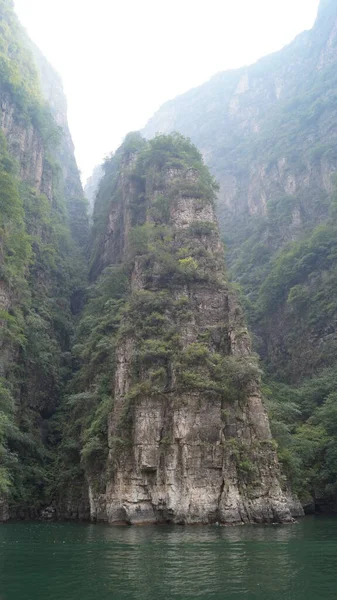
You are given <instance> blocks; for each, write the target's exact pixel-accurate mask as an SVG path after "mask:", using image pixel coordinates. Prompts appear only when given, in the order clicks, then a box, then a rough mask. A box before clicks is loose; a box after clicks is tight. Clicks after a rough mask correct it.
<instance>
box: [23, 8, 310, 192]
mask: <svg viewBox="0 0 337 600" xmlns="http://www.w3.org/2000/svg"><path fill="white" fill-rule="evenodd" d="M14 2H15V7H16V11H17V14H18V15H19V18H20V20H21V23H22V24H23V25H24V26H25V27H26V29H27V30H28V33H29V34H30V36H31V38H32V39H33V40H34V41H35V43H36V44H37V45H38V46H39V47H40V49H41V50H42V52H43V53H44V54H45V56H46V57H47V58H48V59H49V61H50V62H51V63H52V64H53V65H54V66H55V67H56V69H57V70H58V72H59V73H60V75H61V76H62V79H63V82H64V87H65V91H66V95H67V98H68V106H69V123H70V128H71V132H72V135H73V139H74V143H75V146H76V156H77V161H78V164H79V168H80V169H81V171H82V174H83V179H84V180H85V179H86V178H87V177H88V176H89V175H90V174H91V171H92V169H93V167H94V166H95V165H96V164H98V163H100V162H101V161H102V158H103V157H104V155H106V154H108V153H109V152H111V151H112V150H115V149H116V148H117V147H118V146H119V144H120V143H121V141H122V139H123V137H124V136H125V135H126V134H127V133H128V132H129V131H134V130H138V129H141V128H142V127H143V126H144V125H145V123H146V121H147V120H148V119H149V118H150V117H151V116H152V115H153V113H154V112H155V111H156V110H157V109H158V108H159V106H160V105H161V104H162V103H163V102H165V101H166V100H169V99H171V98H174V97H175V96H177V95H178V94H181V93H183V92H185V91H187V90H188V89H190V88H191V87H195V86H197V85H199V84H201V83H203V82H204V81H206V80H207V79H209V78H210V77H211V76H212V75H214V74H215V73H217V72H218V71H223V70H225V69H229V68H236V67H240V66H243V65H245V64H249V63H252V62H254V61H256V60H257V59H258V58H260V57H261V56H263V55H265V54H269V53H270V52H274V51H275V50H278V49H280V48H281V47H282V46H284V45H285V44H287V43H288V42H290V41H291V40H292V39H293V38H294V37H295V36H296V35H297V34H298V33H299V32H300V31H302V30H304V29H309V28H310V27H311V26H312V24H313V22H314V19H315V16H316V13H317V7H318V3H319V0H206V1H205V0H202V1H201V0H95V1H93V0H90V1H89V0H14Z"/></svg>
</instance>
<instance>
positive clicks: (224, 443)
mask: <svg viewBox="0 0 337 600" xmlns="http://www.w3.org/2000/svg"><path fill="white" fill-rule="evenodd" d="M214 194H215V185H214V182H213V180H212V178H211V177H210V175H209V173H208V171H207V169H206V168H205V167H204V165H203V164H202V161H201V157H200V155H199V153H198V152H197V150H196V149H195V148H194V147H193V146H191V145H190V143H189V142H188V141H187V140H185V139H184V138H181V137H179V136H169V137H165V136H159V137H157V138H155V139H154V140H153V142H150V143H145V142H144V141H143V140H141V139H140V138H139V137H137V136H130V137H129V138H127V140H126V142H125V145H124V147H122V148H121V149H120V151H119V152H118V153H117V154H116V156H115V157H113V158H112V159H111V160H110V161H108V162H107V163H106V165H105V177H104V178H103V180H102V182H101V186H100V190H99V192H98V196H97V201H96V206H95V212H96V214H94V218H95V219H96V221H95V225H96V230H95V231H96V238H97V244H96V245H95V244H94V248H93V269H92V271H91V275H92V277H93V278H94V279H96V284H95V288H96V289H95V291H94V292H93V297H92V299H91V301H90V302H89V305H88V307H87V309H86V311H85V314H84V317H83V321H82V325H81V326H80V332H79V339H78V345H77V349H78V353H79V357H80V358H81V359H82V365H81V368H80V369H79V372H78V374H77V376H76V379H75V385H74V392H75V393H74V394H73V396H72V397H71V399H70V402H71V404H72V406H73V408H72V411H73V416H74V415H75V416H76V418H77V423H81V430H80V432H78V431H77V436H78V435H79V438H78V439H79V443H80V446H81V450H80V462H81V465H82V468H83V469H84V473H85V478H86V480H87V482H88V489H89V500H90V515H91V519H93V520H103V521H108V522H128V523H139V522H162V521H167V522H175V523H209V522H215V521H221V522H224V523H240V522H272V521H280V522H287V521H290V520H291V510H293V512H297V513H301V509H300V508H298V506H296V505H295V504H296V503H295V502H293V503H292V504H291V502H290V501H289V500H288V499H287V498H286V496H285V494H284V493H283V491H282V490H281V482H282V477H281V474H280V470H279V466H278V462H277V458H276V451H275V445H274V442H273V440H272V437H271V433H270V428H269V422H268V417H267V415H266V411H265V409H264V407H263V404H262V400H261V393H260V383H259V370H258V367H257V365H256V362H255V358H254V356H253V355H252V353H251V349H250V340H249V336H248V333H247V329H246V327H245V323H244V319H243V317H242V314H241V311H240V308H239V306H238V303H237V301H236V299H235V297H234V296H233V294H232V293H231V292H230V290H229V288H228V284H227V282H226V279H225V270H224V261H223V247H222V244H221V242H220V239H219V234H218V229H217V222H216V217H215V213H214ZM104 203H105V208H104V210H103V207H102V204H104ZM103 213H104V214H105V219H103V220H102V219H100V218H99V216H102V214H103ZM102 249H104V252H102ZM97 278H98V279H97ZM108 290H109V293H107V291H108ZM89 326H90V328H91V331H93V330H96V332H98V331H99V332H100V333H99V336H95V334H92V335H91V339H90V340H88V338H87V332H88V327H89ZM103 358H104V362H102V359H103ZM94 365H96V370H95V369H94ZM98 365H99V366H98ZM103 390H104V392H103ZM83 403H84V404H85V406H84V405H83ZM88 410H91V411H92V413H91V416H90V417H88ZM102 416H103V419H102ZM100 417H101V420H99V419H100ZM65 419H66V420H67V422H68V423H69V422H70V421H72V420H73V418H72V417H71V411H70V412H68V413H66V415H65ZM93 422H96V427H94V428H93V426H92V424H93ZM75 435H76V431H75V430H74V428H71V427H70V428H68V438H67V437H65V439H64V442H63V443H64V446H65V448H67V444H68V443H69V440H70V439H71V438H74V436H75ZM68 465H69V461H68ZM66 468H67V467H66V466H65V467H63V473H64V472H65V471H66Z"/></svg>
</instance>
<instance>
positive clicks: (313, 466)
mask: <svg viewBox="0 0 337 600" xmlns="http://www.w3.org/2000/svg"><path fill="white" fill-rule="evenodd" d="M336 49H337V5H336V2H335V1H334V0H322V1H321V3H320V7H319V12H318V16H317V20H316V23H315V25H314V27H313V29H312V30H311V31H308V32H304V33H303V34H301V35H300V36H298V38H297V39H296V40H295V41H294V42H293V43H292V44H290V45H289V46H287V47H286V48H284V49H283V50H282V51H281V52H278V53H276V54H274V55H272V56H269V57H266V58H263V59H262V60H260V61H259V62H258V63H257V64H255V65H252V66H251V67H248V68H244V69H240V70H237V71H232V72H228V73H220V74H218V75H216V76H215V77H213V78H212V79H211V80H210V81H209V82H208V83H206V84H204V85H203V86H200V87H199V88H196V89H194V90H191V91H190V92H188V93H187V94H185V95H183V96H181V97H179V98H177V99H176V100H173V101H171V102H169V103H167V104H166V105H164V106H163V107H162V108H161V109H160V110H159V111H158V113H157V114H156V115H155V116H154V117H153V119H151V121H150V122H149V123H148V125H147V126H146V128H145V134H146V136H147V137H151V136H152V135H154V133H155V132H157V131H163V132H169V131H172V130H176V131H180V132H182V133H183V134H184V135H188V136H190V137H191V139H192V141H193V142H195V143H196V145H197V146H198V147H199V149H200V150H201V151H202V154H203V156H204V158H205V161H206V162H207V164H208V165H209V166H210V167H211V170H212V172H213V173H214V174H215V175H216V178H217V180H218V181H219V182H220V192H219V194H218V205H217V212H218V215H219V219H220V229H221V232H222V234H223V236H224V238H225V242H226V246H227V257H228V258H227V260H228V263H229V266H230V269H231V274H232V277H233V278H234V280H235V281H236V282H238V283H240V284H241V286H242V290H243V295H244V299H245V305H246V308H247V314H248V316H249V320H250V325H251V327H252V329H253V332H254V341H255V348H256V349H257V350H258V352H259V353H260V355H261V357H262V358H263V363H264V369H265V371H266V372H267V374H268V378H269V384H270V386H271V387H270V388H269V389H268V388H266V394H267V395H268V394H270V393H271V390H272V395H273V398H274V399H273V400H272V401H271V415H272V422H273V432H274V434H275V435H276V436H277V439H278V442H279V456H280V458H281V459H282V462H283V464H284V467H285V469H286V470H287V472H288V473H289V474H290V475H291V477H292V479H293V482H294V485H295V487H296V488H297V490H298V491H299V492H300V494H301V497H302V499H303V501H304V502H306V501H309V500H310V499H311V500H312V499H313V503H314V504H315V503H316V505H319V506H321V504H322V503H325V504H329V503H330V505H331V504H333V503H334V502H335V500H334V499H335V498H336V493H337V488H336V484H335V481H336V469H337V467H336V465H337V462H336V460H335V456H334V448H335V447H336V443H337V430H336V428H335V427H334V425H332V420H333V419H332V414H333V413H334V410H335V408H334V406H335V404H334V402H335V400H334V399H335V398H336V391H337V386H336V381H335V376H334V373H335V368H336V349H337V329H336V322H337V304H336V302H335V300H334V299H335V297H336V290H337V271H336V266H335V265H336V250H337V248H336V226H335V222H336V164H337V162H336V158H337V153H336V152H337V151H336V149H337V139H336V122H337V113H336V106H337V105H336V72H337V71H336V62H337V50H336ZM276 382H277V383H276ZM290 386H291V387H290ZM275 400H276V402H275ZM329 415H330V417H329Z"/></svg>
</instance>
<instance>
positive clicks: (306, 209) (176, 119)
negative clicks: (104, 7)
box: [144, 0, 337, 241]
mask: <svg viewBox="0 0 337 600" xmlns="http://www.w3.org/2000/svg"><path fill="white" fill-rule="evenodd" d="M336 39H337V7H336V3H335V2H334V0H323V1H321V3H320V9H319V12H318V17H317V21H316V24H315V26H314V27H313V29H312V30H311V31H310V32H304V33H302V34H301V35H299V36H298V37H297V38H296V39H295V40H294V42H293V43H292V44H290V45H289V46H287V47H285V48H284V49H283V50H281V51H280V52H278V53H276V54H273V55H271V56H268V57H265V58H263V59H261V60H260V61H259V62H258V63H256V64H254V65H251V66H249V67H245V68H242V69H238V70H235V71H229V72H224V73H220V74H217V75H215V76H214V77H213V78H212V79H211V80H210V81H209V82H207V83H205V84H203V85H202V86H200V87H199V88H195V89H193V90H191V91H189V92H187V93H186V94H184V95H182V96H180V97H178V98H176V99H175V100H172V101H170V102H167V103H166V104H165V105H164V106H163V107H162V108H161V109H159V111H158V112H157V113H156V114H155V115H154V116H153V117H152V119H150V121H149V122H148V124H147V125H146V127H145V128H144V134H145V135H146V137H148V138H151V137H152V136H154V135H155V134H156V132H163V133H170V132H171V131H179V132H181V133H182V134H183V135H187V136H189V137H190V138H191V139H192V141H193V142H194V143H195V144H196V145H197V146H198V148H199V149H200V150H201V152H202V154H203V156H204V158H205V161H206V163H207V164H208V166H209V167H210V168H211V170H212V172H213V173H214V175H215V176H216V178H217V180H218V181H219V183H220V192H219V200H218V215H219V218H220V224H221V228H222V230H223V231H224V232H225V233H226V236H227V235H228V236H229V237H230V232H231V230H232V228H233V227H236V228H238V227H241V228H242V226H243V223H245V222H246V221H245V219H246V220H247V218H248V217H256V216H267V214H268V203H270V202H271V201H278V200H282V198H283V197H284V196H287V197H291V198H292V203H293V210H294V216H293V223H294V226H297V232H300V231H303V229H304V226H306V225H307V224H308V222H310V223H311V224H312V223H315V222H317V221H320V220H322V219H324V218H325V217H326V211H325V209H324V206H322V202H319V201H320V200H322V198H326V197H327V195H328V194H330V193H331V191H332V185H333V184H332V177H331V175H332V174H333V173H335V172H336V160H335V151H334V148H335V145H336V140H337V138H336V134H335V131H334V128H331V123H334V122H336V119H337V114H336V107H335V103H334V102H333V101H332V97H333V95H334V89H335V82H334V75H333V74H334V72H335V67H336V60H337V54H336ZM205 105H206V106H207V112H205V110H204V108H203V107H204V106H205ZM240 219H241V220H240ZM288 239H289V238H287V237H286V239H285V240H284V241H288ZM290 239H291V238H290Z"/></svg>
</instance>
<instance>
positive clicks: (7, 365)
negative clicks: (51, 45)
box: [0, 0, 86, 517]
mask: <svg viewBox="0 0 337 600" xmlns="http://www.w3.org/2000/svg"><path fill="white" fill-rule="evenodd" d="M0 34H1V35H0V38H1V41H0V94H1V99H2V102H3V106H5V110H8V111H11V112H12V116H13V119H14V121H15V124H16V127H18V128H19V129H22V131H23V132H24V131H25V130H26V129H27V128H28V127H33V129H34V133H35V135H36V136H37V139H38V138H39V137H40V141H41V143H42V144H43V150H44V163H43V177H44V181H45V183H46V184H47V187H48V190H50V192H51V195H52V197H51V198H47V196H46V195H44V194H43V193H40V192H39V191H38V190H37V189H35V188H34V187H32V181H30V174H29V173H27V174H26V175H25V179H23V177H22V176H21V175H20V173H22V171H23V170H25V166H26V162H25V160H26V158H27V157H25V156H23V155H22V156H21V155H20V153H18V154H17V153H16V150H15V148H14V146H13V139H10V144H9V145H8V147H7V143H6V139H5V137H4V135H3V134H0V240H1V241H0V289H1V307H0V353H1V359H0V457H1V458H0V462H1V468H0V494H1V496H3V495H5V496H6V497H7V498H8V500H9V504H10V507H11V514H12V515H13V516H22V517H24V516H27V515H31V516H35V515H36V514H37V513H38V511H39V509H40V507H41V506H43V505H44V504H45V502H46V501H47V500H46V499H47V493H48V488H49V486H50V485H51V480H52V471H53V469H52V464H53V449H54V446H55V444H56V443H57V441H58V440H57V436H56V434H55V428H54V425H52V419H51V417H52V415H53V414H54V413H55V410H56V408H57V406H58V405H59V403H60V398H61V396H62V393H63V389H64V386H65V384H66V382H67V380H68V379H69V377H70V374H71V371H72V359H71V354H70V349H71V342H72V336H73V330H74V317H73V314H72V310H71V305H72V302H73V298H74V296H75V295H76V294H81V289H83V283H84V278H85V266H84V258H83V254H82V251H81V248H80V246H81V243H80V240H79V239H78V236H76V234H75V233H74V232H75V230H76V226H77V225H76V224H77V219H78V218H80V219H81V223H80V226H79V227H78V226H77V229H80V228H82V227H83V226H84V225H85V219H86V218H85V216H83V215H84V212H83V209H82V211H81V210H79V217H78V216H76V215H75V214H74V211H73V212H72V211H71V210H70V209H71V206H74V202H75V200H74V201H73V204H72V205H71V202H69V199H70V196H72V194H71V193H70V191H71V187H72V183H71V177H72V178H73V179H72V181H73V183H74V182H75V180H76V181H77V182H78V183H77V192H76V194H77V195H76V194H75V195H76V197H77V200H78V206H80V205H81V206H84V205H83V200H82V198H81V188H80V183H79V177H78V173H77V171H75V167H74V168H73V173H72V174H70V164H68V165H67V170H68V180H67V189H66V186H65V182H64V181H63V176H62V169H61V166H60V163H59V157H60V155H61V152H60V150H59V147H58V143H59V142H62V139H61V132H60V131H59V129H58V127H57V126H56V124H55V122H54V120H53V118H52V116H51V113H50V110H49V108H48V107H47V106H46V105H45V103H44V101H43V99H42V96H41V94H40V89H39V83H38V76H37V73H36V70H35V67H34V63H33V60H32V57H31V55H30V52H29V51H28V49H27V47H26V42H25V35H24V33H23V31H22V30H21V28H20V25H19V24H18V21H17V19H16V17H15V14H14V12H13V3H12V2H10V1H5V0H2V1H1V2H0ZM62 143H63V142H62ZM13 148H14V150H13ZM11 152H13V153H15V156H16V160H15V158H14V157H13V156H12V155H11ZM62 160H63V161H65V160H66V157H65V156H63V157H62ZM63 166H64V167H65V166H66V165H65V162H63ZM25 172H26V171H25ZM69 174H70V175H69ZM31 175H32V179H34V181H35V174H34V173H31ZM73 187H74V186H73ZM65 194H67V198H65ZM81 202H82V204H81ZM84 210H85V207H84ZM70 229H72V232H73V238H72V237H71V234H70ZM83 246H84V244H82V248H83Z"/></svg>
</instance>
